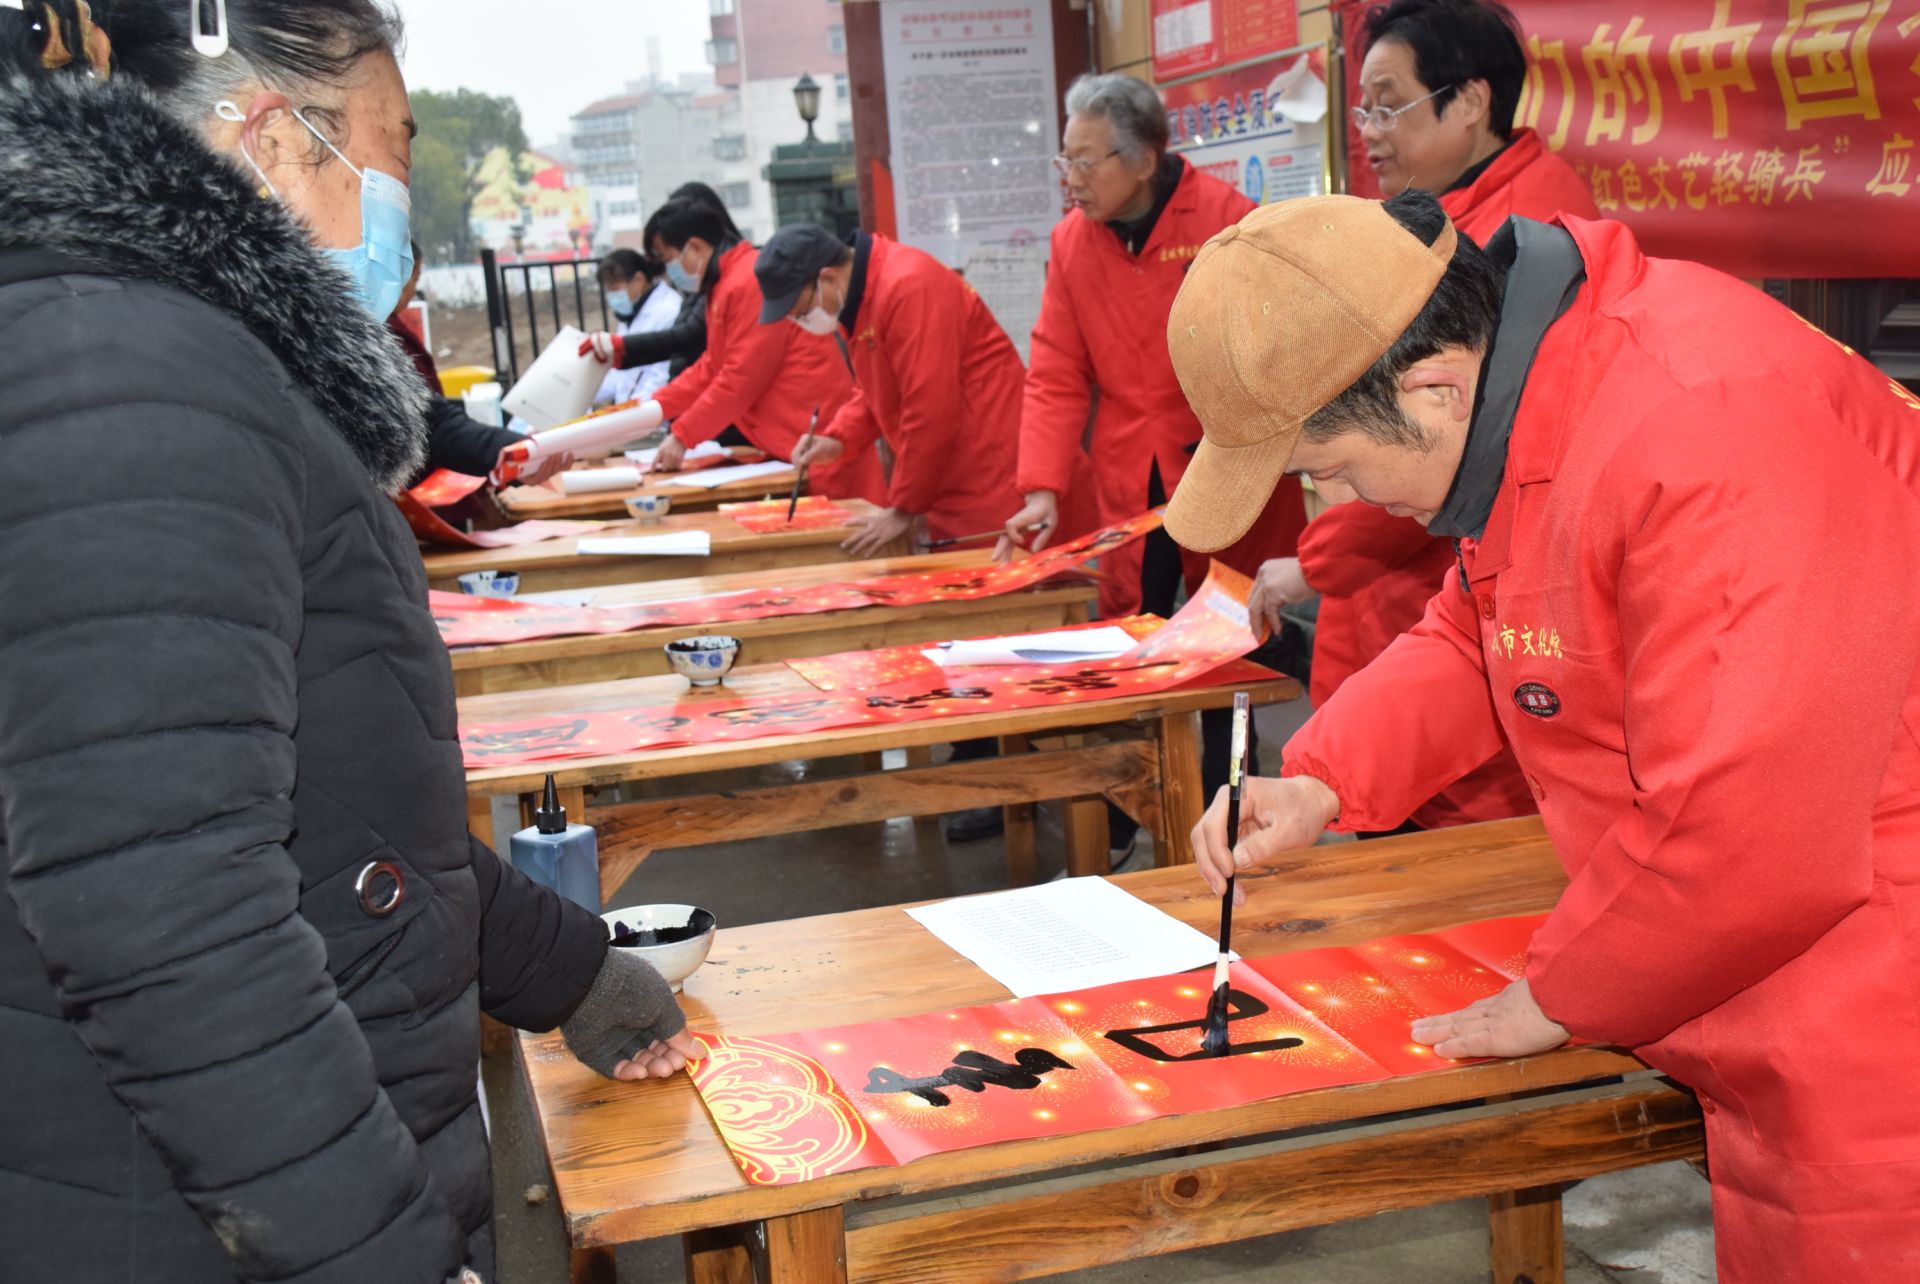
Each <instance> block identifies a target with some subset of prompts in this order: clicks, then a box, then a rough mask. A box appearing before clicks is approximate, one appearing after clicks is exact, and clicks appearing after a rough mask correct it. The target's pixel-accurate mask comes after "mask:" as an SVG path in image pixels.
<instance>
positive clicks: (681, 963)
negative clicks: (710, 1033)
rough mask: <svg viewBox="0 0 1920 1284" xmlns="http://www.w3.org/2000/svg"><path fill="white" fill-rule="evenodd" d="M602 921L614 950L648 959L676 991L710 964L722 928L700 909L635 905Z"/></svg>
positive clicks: (613, 913) (616, 911)
mask: <svg viewBox="0 0 1920 1284" xmlns="http://www.w3.org/2000/svg"><path fill="white" fill-rule="evenodd" d="M600 917H601V918H602V919H604V920H605V921H606V924H607V933H608V935H609V936H610V937H611V939H612V945H613V948H614V949H616V950H625V951H626V952H627V953H629V954H632V955H636V956H637V957H639V958H643V959H645V960H646V961H647V962H648V963H649V964H651V965H652V967H653V970H654V971H656V972H658V973H659V974H660V975H661V976H663V977H665V978H666V980H667V984H668V985H671V986H672V987H673V988H674V989H675V990H676V991H678V990H679V988H680V985H681V983H682V982H684V981H685V980H686V979H687V978H688V977H690V976H692V975H693V974H694V973H695V972H697V971H699V970H700V965H701V964H702V963H704V962H706V961H707V951H708V950H711V949H712V948H713V933H714V929H715V928H716V927H717V926H718V924H717V923H716V922H715V920H714V917H713V915H712V914H711V913H710V912H709V911H707V910H703V909H701V908H700V907H699V906H697V905H634V906H630V907H628V908H626V909H617V910H608V911H607V912H606V913H604V914H602V915H601V916H600Z"/></svg>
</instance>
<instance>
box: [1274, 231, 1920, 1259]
mask: <svg viewBox="0 0 1920 1284" xmlns="http://www.w3.org/2000/svg"><path fill="white" fill-rule="evenodd" d="M1567 226H1568V228H1569V230H1571V231H1572V233H1573V234H1574V237H1575V239H1576V240H1577V242H1578V243H1579V246H1580V250H1581V253H1582V257H1583V258H1584V259H1585V262H1586V267H1587V274H1588V277H1587V282H1586V284H1585V285H1584V286H1583V287H1582V289H1581V291H1580V294H1579V296H1578V298H1577V300H1576V301H1575V303H1574V305H1573V307H1572V308H1571V309H1570V310H1569V311H1568V313H1567V314H1566V315H1565V316H1564V317H1562V318H1561V320H1560V321H1559V322H1557V323H1556V324H1555V325H1554V326H1553V328H1552V329H1551V330H1549V331H1548V333H1547V336H1546V339H1545V341H1544V343H1543V344H1542V346H1541V348H1540V350H1539V353H1538V356H1537V359H1536V360H1535V362H1534V365H1533V368H1532V373H1531V375H1530V377H1529V379H1528V381H1527V387H1526V391H1525V393H1524V395H1523V397H1522V399H1521V402H1520V407H1519V414H1518V417H1517V419H1516V422H1515V424H1514V427H1513V436H1512V440H1511V444H1510V448H1509V452H1508V457H1507V465H1506V471H1505V476H1504V478H1503V480H1502V483H1501V489H1500V492H1499V498H1498V499H1497V501H1496V502H1495V505H1494V508H1493V513H1492V516H1491V519H1490V521H1489V523H1488V525H1487V529H1486V533H1485V535H1484V537H1483V538H1482V539H1481V540H1480V542H1479V544H1478V546H1477V547H1470V548H1469V549H1468V554H1467V563H1468V572H1469V576H1470V581H1471V587H1472V592H1471V595H1468V594H1467V593H1465V592H1463V591H1462V589H1461V587H1460V585H1459V584H1458V582H1457V581H1454V582H1450V583H1449V584H1448V585H1447V586H1446V587H1445V588H1443V589H1442V590H1441V591H1440V592H1439V593H1438V594H1437V595H1436V596H1435V597H1434V599H1433V601H1432V603H1431V605H1430V606H1429V608H1428V611H1427V614H1426V618H1425V619H1424V620H1423V621H1422V622H1421V624H1420V625H1419V626H1418V627H1417V628H1415V629H1414V630H1413V631H1412V632H1411V633H1409V634H1407V635H1406V636H1404V637H1402V638H1401V639H1400V640H1399V641H1397V642H1395V643H1394V644H1393V645H1392V646H1391V647H1389V648H1388V649H1387V652H1386V654H1384V655H1383V656H1381V657H1380V659H1379V660H1378V661H1377V662H1376V663H1375V664H1373V665H1372V666H1370V667H1369V668H1368V669H1367V670H1366V671H1365V672H1363V673H1360V674H1357V675H1355V676H1354V677H1353V678H1352V679H1350V680H1349V681H1348V682H1347V683H1346V685H1345V686H1343V687H1342V688H1341V690H1340V692H1339V694H1338V695H1336V696H1335V697H1334V698H1333V699H1332V701H1330V702H1329V703H1328V705H1327V706H1326V708H1325V709H1323V710H1321V711H1320V713H1318V714H1317V715H1316V716H1315V717H1314V718H1313V720H1312V721H1310V722H1309V723H1308V724H1307V725H1306V727H1304V728H1303V729H1302V730H1301V731H1300V733H1299V734H1298V735H1297V736H1295V737H1294V739H1293V740H1292V741H1291V742H1290V743H1289V744H1288V745H1287V748H1286V751H1285V771H1286V773H1287V774H1301V773H1305V774H1311V775H1314V776H1317V777H1319V778H1320V779H1322V780H1325V781H1326V782H1327V783H1329V784H1330V785H1332V786H1333V788H1334V789H1335V791H1336V792H1337V793H1338V794H1339V796H1340V803H1341V822H1340V823H1341V824H1342V826H1343V827H1350V828H1383V827H1386V826H1388V825H1391V824H1392V823H1394V822H1396V821H1397V820H1398V819H1399V818H1400V817H1402V816H1404V815H1405V814H1406V813H1407V811H1408V810H1409V809H1410V808H1412V807H1413V806H1414V805H1416V804H1417V803H1419V802H1420V801H1421V800H1422V799H1424V798H1427V797H1430V796H1432V794H1433V792H1434V790H1435V789H1436V788H1438V787H1439V785H1440V784H1441V783H1443V782H1444V781H1445V780H1447V779H1448V778H1449V777H1450V776H1452V775H1453V774H1455V773H1457V772H1458V771H1460V770H1463V769H1464V768H1465V767H1468V766H1471V765H1472V764H1474V763H1476V762H1478V761H1480V760H1482V759H1484V758H1485V757H1486V756H1487V755H1488V754H1490V753H1492V752H1494V751H1495V750H1496V749H1497V748H1498V747H1499V745H1500V743H1501V737H1502V733H1503V732H1504V733H1505V737H1506V739H1507V740H1508V741H1510V742H1511V743H1512V745H1513V749H1514V752H1515V753H1516V755H1517V756H1518V757H1519V760H1520V765H1521V766H1522V768H1524V769H1525V771H1526V773H1527V776H1528V778H1529V781H1530V782H1531V783H1532V785H1533V786H1534V791H1535V794H1536V796H1537V797H1538V798H1539V799H1540V811H1541V815H1542V817H1543V818H1544V819H1545V822H1546V826H1547V832H1548V834H1549V835H1550V836H1551V837H1552V839H1553V843H1554V846H1555V847H1556V848H1557V849H1558V851H1559V853H1560V857H1561V859H1562V861H1564V862H1565V864H1566V867H1567V872H1568V874H1569V876H1570V878H1571V882H1570V884H1569V886H1568V888H1567V890H1566V892H1565V893H1564V895H1563V896H1562V897H1561V899H1560V903H1559V905H1558V906H1557V907H1556V908H1555V910H1554V912H1553V914H1552V916H1551V917H1550V918H1549V919H1548V921H1547V922H1546V924H1545V925H1544V926H1543V927H1542V929H1541V931H1540V933H1539V935H1538V936H1537V937H1536V938H1535V940H1534V942H1533V949H1532V954H1531V958H1530V961H1529V964H1528V968H1527V978H1528V980H1529V981H1530V982H1531V985H1532V990H1533V993H1534V995H1535V997H1536V998H1537V999H1538V1001H1539V1003H1540V1005H1541V1007H1542V1008H1543V1009H1544V1010H1545V1011H1546V1013H1547V1014H1548V1015H1549V1016H1551V1017H1552V1018H1553V1019H1554V1020H1556V1021H1559V1022H1560V1023H1561V1024H1563V1025H1565V1026H1566V1027H1567V1028H1568V1029H1569V1030H1571V1031H1572V1032H1573V1033H1574V1034H1575V1035H1579V1036H1584V1037H1587V1038H1591V1039H1597V1040H1601V1041H1605V1042H1611V1043H1617V1044H1621V1045H1624V1046H1628V1047H1632V1048H1634V1049H1635V1050H1636V1051H1638V1052H1639V1053H1640V1055H1641V1056H1643V1057H1644V1058H1645V1059H1646V1060H1647V1061H1649V1062H1650V1063H1652V1064H1653V1065H1655V1066H1657V1067H1659V1068H1660V1069H1662V1070H1664V1071H1667V1072H1668V1073H1671V1074H1672V1075H1674V1077H1676V1078H1678V1079H1680V1080H1681V1081H1683V1082H1685V1083H1687V1084H1689V1085H1691V1086H1692V1087H1694V1088H1695V1089H1697V1090H1698V1091H1699V1093H1700V1095H1701V1098H1702V1102H1703V1108H1704V1109H1705V1110H1706V1111H1707V1112H1708V1114H1707V1135H1708V1145H1709V1151H1710V1155H1711V1164H1712V1169H1713V1180H1714V1185H1715V1192H1714V1210H1715V1218H1716V1223H1717V1226H1718V1236H1717V1243H1718V1252H1719V1256H1720V1272H1721V1273H1720V1278H1721V1280H1722V1281H1724V1282H1725V1284H1761V1282H1764V1284H1821V1282H1824V1281H1830V1280H1837V1279H1875V1280H1894V1279H1901V1280H1912V1279H1920V1092H1915V1091H1914V1088H1913V1073H1914V1067H1915V1066H1916V1065H1920V592H1916V586H1917V585H1920V401H1917V400H1916V399H1915V398H1914V397H1913V396H1911V395H1910V394H1908V393H1907V392H1906V391H1905V390H1904V389H1901V388H1899V387H1898V386H1897V385H1894V384H1893V383H1891V381H1889V380H1888V379H1887V378H1886V377H1885V376H1884V375H1882V374H1881V373H1880V372H1879V371H1877V370H1875V369H1874V368H1873V367H1872V366H1870V365H1868V364H1867V363H1866V362H1865V361H1863V360H1861V359H1860V358H1859V357H1857V356H1854V355H1852V354H1851V353H1849V352H1847V351H1845V350H1843V349H1841V348H1840V347H1839V346H1837V345H1835V344H1833V343H1831V342H1829V341H1828V340H1827V339H1826V338H1825V337H1824V336H1822V335H1820V334H1818V333H1817V332H1815V331H1813V330H1812V329H1811V328H1810V327H1808V326H1807V325H1806V324H1805V323H1804V322H1802V321H1801V320H1800V319H1799V318H1798V317H1796V316H1794V315H1793V314H1792V313H1791V312H1789V311H1787V310H1786V309H1785V308H1782V307H1779V306H1778V305H1776V304H1774V303H1773V302H1771V301H1769V300H1768V299H1767V298H1766V297H1765V296H1764V295H1762V294H1761V293H1760V292H1758V291H1757V290H1754V289H1751V288H1750V287H1748V286H1746V285H1743V284H1741V283H1739V282H1737V281H1735V280H1733V279H1731V278H1729V277H1725V276H1722V275H1720V274H1718V273H1715V272H1712V271H1710V270H1708V269H1706V268H1703V267H1700V266H1697V265H1695V264H1690V263H1681V262H1670V261H1665V260H1659V259H1647V258H1644V257H1643V256H1642V255H1641V253H1640V250H1639V247H1638V246H1637V245H1636V244H1635V243H1634V240H1633V237H1632V234H1631V233H1629V232H1628V231H1627V229H1626V228H1625V227H1623V226H1621V225H1619V224H1616V223H1588V222H1583V221H1579V220H1567ZM1782 372H1791V376H1790V377H1787V378H1783V377H1782Z"/></svg>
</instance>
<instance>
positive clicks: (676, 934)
mask: <svg viewBox="0 0 1920 1284" xmlns="http://www.w3.org/2000/svg"><path fill="white" fill-rule="evenodd" d="M713 924H714V918H713V915H712V914H711V913H710V912H708V911H707V910H695V911H694V912H693V917H692V918H690V919H688V920H687V921H686V923H684V924H682V925H681V926H679V927H631V926H629V925H628V924H626V923H623V922H621V921H620V920H619V919H615V920H614V921H613V944H615V945H617V946H619V947H620V948H621V949H623V950H625V949H632V948H633V947H634V946H636V945H678V944H679V943H680V942H682V941H691V940H695V939H697V938H699V937H702V936H705V935H706V934H707V933H708V932H711V931H712V930H713Z"/></svg>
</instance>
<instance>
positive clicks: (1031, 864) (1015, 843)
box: [1000, 736, 1039, 887]
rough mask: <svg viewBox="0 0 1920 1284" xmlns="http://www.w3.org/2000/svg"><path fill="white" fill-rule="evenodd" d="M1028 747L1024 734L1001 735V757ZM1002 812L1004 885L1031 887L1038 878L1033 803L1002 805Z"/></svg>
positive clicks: (1009, 756) (1010, 755)
mask: <svg viewBox="0 0 1920 1284" xmlns="http://www.w3.org/2000/svg"><path fill="white" fill-rule="evenodd" d="M1027 749H1028V742H1027V738H1026V737H1025V736H1001V737H1000V756H1001V757H1002V758H1011V757H1013V756H1014V755H1016V754H1023V753H1026V752H1027ZM1001 814H1002V815H1003V816H1004V817H1005V820H1006V828H1005V831H1004V832H1005V846H1006V849H1007V886H1008V887H1031V886H1033V880H1034V879H1035V878H1037V877H1039V868H1038V866H1037V865H1036V863H1035V861H1034V824H1033V804H1032V803H1013V804H1010V805H1008V806H1006V807H1003V808H1001Z"/></svg>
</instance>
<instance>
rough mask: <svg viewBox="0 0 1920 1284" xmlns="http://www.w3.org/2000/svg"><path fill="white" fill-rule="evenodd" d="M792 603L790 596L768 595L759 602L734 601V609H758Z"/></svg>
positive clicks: (790, 604)
mask: <svg viewBox="0 0 1920 1284" xmlns="http://www.w3.org/2000/svg"><path fill="white" fill-rule="evenodd" d="M792 605H793V599H792V598H790V597H766V598H761V599H760V600H759V601H758V602H736V603H734V610H736V611H758V610H761V609H762V608H766V607H781V606H792Z"/></svg>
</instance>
